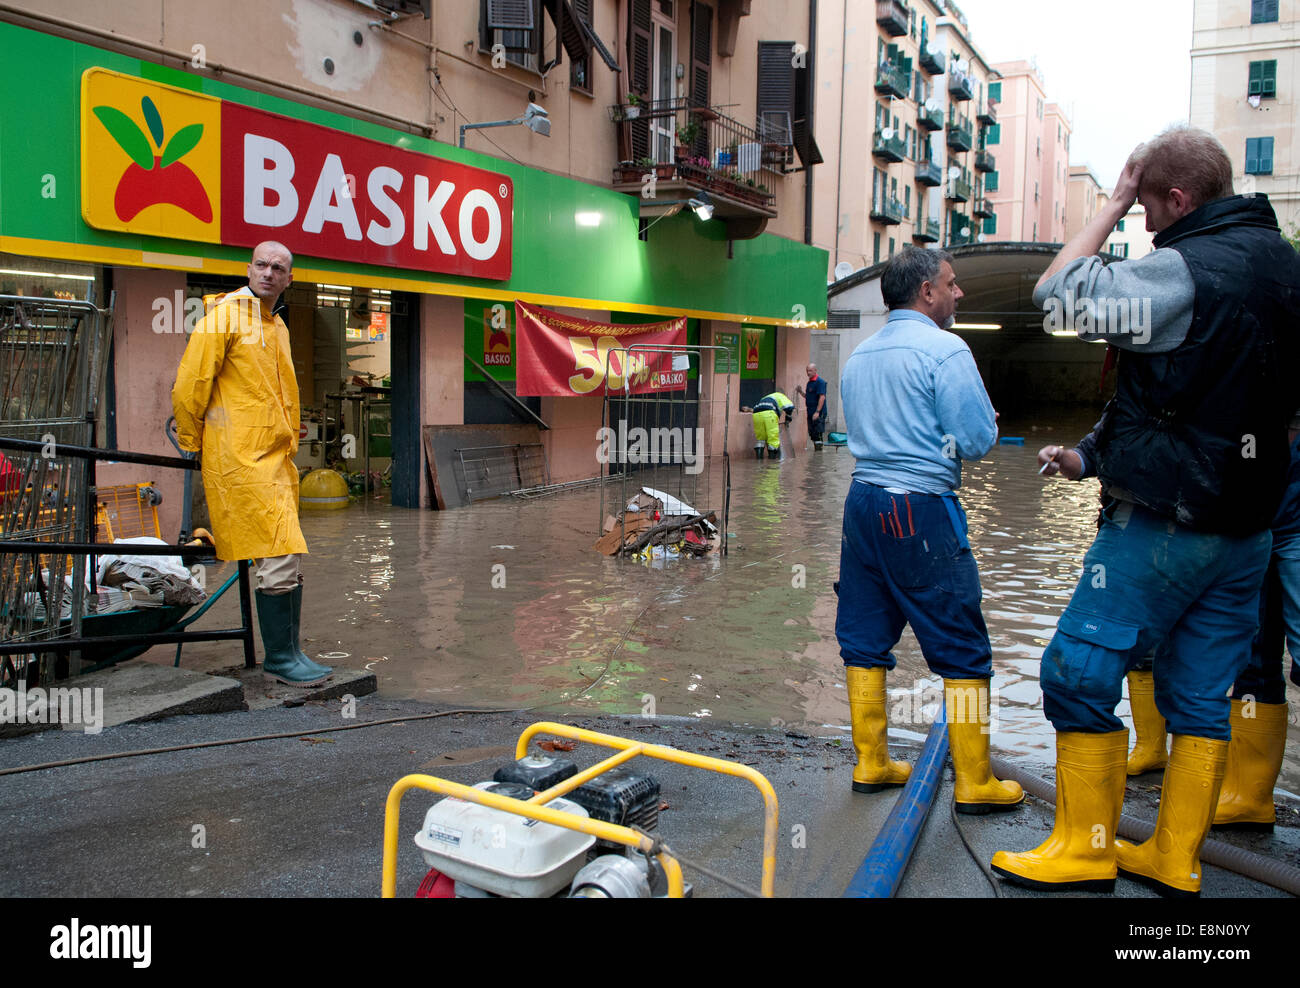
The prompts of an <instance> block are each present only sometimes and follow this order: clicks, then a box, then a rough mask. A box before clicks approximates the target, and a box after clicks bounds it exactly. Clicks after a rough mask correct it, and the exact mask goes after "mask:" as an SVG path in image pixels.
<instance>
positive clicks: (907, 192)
mask: <svg viewBox="0 0 1300 988" xmlns="http://www.w3.org/2000/svg"><path fill="white" fill-rule="evenodd" d="M903 216H904V218H906V219H909V220H910V219H911V218H912V187H911V186H910V185H907V186H904V187H903Z"/></svg>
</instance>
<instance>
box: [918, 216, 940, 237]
mask: <svg viewBox="0 0 1300 988" xmlns="http://www.w3.org/2000/svg"><path fill="white" fill-rule="evenodd" d="M942 236H943V227H942V226H940V224H939V221H938V220H932V219H930V218H929V217H926V219H925V221H924V222H918V223H917V224H916V231H915V232H914V233H913V234H912V239H913V240H919V241H920V242H921V243H923V244H937V243H938V242H939V238H940V237H942Z"/></svg>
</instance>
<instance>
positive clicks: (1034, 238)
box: [1033, 223, 1038, 243]
mask: <svg viewBox="0 0 1300 988" xmlns="http://www.w3.org/2000/svg"><path fill="white" fill-rule="evenodd" d="M1033 240H1034V243H1037V242H1038V224H1037V223H1035V224H1034V237H1033Z"/></svg>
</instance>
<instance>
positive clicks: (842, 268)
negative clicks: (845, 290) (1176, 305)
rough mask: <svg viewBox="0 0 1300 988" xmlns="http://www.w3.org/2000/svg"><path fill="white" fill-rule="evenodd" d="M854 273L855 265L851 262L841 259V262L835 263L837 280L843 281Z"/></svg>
mask: <svg viewBox="0 0 1300 988" xmlns="http://www.w3.org/2000/svg"><path fill="white" fill-rule="evenodd" d="M852 273H853V265H852V264H850V263H849V262H848V261H840V263H839V264H837V265H835V280H836V281H843V280H844V279H845V278H847V277H848V276H849V275H851V274H852Z"/></svg>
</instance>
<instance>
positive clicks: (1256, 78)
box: [1246, 59, 1277, 99]
mask: <svg viewBox="0 0 1300 988" xmlns="http://www.w3.org/2000/svg"><path fill="white" fill-rule="evenodd" d="M1246 95H1247V96H1259V97H1261V98H1262V99H1273V98H1275V97H1276V96H1277V59H1270V60H1269V61H1267V62H1251V63H1250V82H1249V83H1248V85H1247V87H1246Z"/></svg>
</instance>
